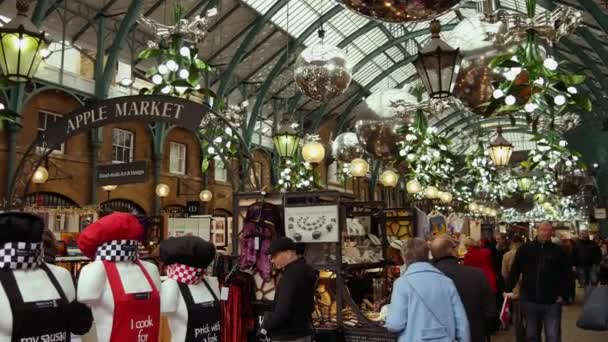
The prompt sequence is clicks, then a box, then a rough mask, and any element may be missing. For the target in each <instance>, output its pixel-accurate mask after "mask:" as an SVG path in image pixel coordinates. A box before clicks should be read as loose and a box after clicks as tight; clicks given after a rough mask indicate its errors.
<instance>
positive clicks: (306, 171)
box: [276, 157, 321, 192]
mask: <svg viewBox="0 0 608 342" xmlns="http://www.w3.org/2000/svg"><path fill="white" fill-rule="evenodd" d="M279 170H280V172H279V179H278V181H277V186H276V188H277V190H278V191H281V192H288V191H313V190H316V189H319V188H321V187H320V186H319V185H318V184H316V182H315V177H314V174H313V169H312V166H311V165H310V164H309V163H307V162H305V161H302V160H300V158H299V157H295V158H292V159H286V160H285V161H284V163H283V165H281V166H280V167H279Z"/></svg>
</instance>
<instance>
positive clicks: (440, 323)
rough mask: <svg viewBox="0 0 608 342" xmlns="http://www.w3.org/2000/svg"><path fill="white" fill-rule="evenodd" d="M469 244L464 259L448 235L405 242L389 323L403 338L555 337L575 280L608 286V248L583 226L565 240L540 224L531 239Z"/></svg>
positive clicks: (501, 237)
mask: <svg viewBox="0 0 608 342" xmlns="http://www.w3.org/2000/svg"><path fill="white" fill-rule="evenodd" d="M464 245H465V247H466V250H467V253H466V254H465V256H464V259H463V260H462V262H460V260H459V259H458V257H457V247H458V244H457V242H456V241H454V240H453V239H452V238H451V237H450V236H447V235H443V236H439V237H437V238H435V239H434V240H432V241H430V242H429V241H425V240H423V239H419V238H414V239H411V240H408V241H406V242H405V243H404V244H403V248H402V255H403V259H404V262H405V266H406V270H405V272H404V273H403V275H402V276H401V277H399V279H398V280H397V281H395V283H394V285H393V291H392V295H391V302H390V306H389V311H388V315H387V322H386V327H387V328H388V329H389V330H390V331H392V332H395V333H397V335H398V341H399V342H405V341H424V340H433V341H445V342H452V341H465V342H468V341H472V342H486V341H490V339H491V336H492V335H494V334H495V333H496V332H497V331H498V330H499V329H501V328H502V329H507V328H509V325H512V326H513V334H514V335H515V336H514V340H516V341H518V342H519V341H527V342H536V341H538V342H540V341H541V336H542V335H543V333H544V336H545V341H547V342H558V341H561V335H562V331H561V315H562V305H566V304H569V303H572V302H573V301H574V299H575V295H574V294H575V286H576V285H575V282H576V279H578V282H579V286H580V287H584V288H585V290H587V291H588V290H590V289H592V288H593V287H594V286H597V285H598V283H602V284H608V256H607V254H608V253H607V250H608V248H607V247H608V245H607V244H606V243H602V242H601V240H599V239H598V240H595V241H594V240H590V238H589V234H588V232H587V231H584V230H583V231H581V232H580V234H579V236H578V238H577V239H576V240H572V239H564V240H560V239H559V238H555V237H554V230H553V227H552V225H551V223H549V222H542V223H540V224H539V225H538V227H537V236H536V237H535V238H534V239H532V240H527V239H524V238H522V237H521V236H517V235H514V236H511V237H510V239H507V236H506V235H505V234H503V233H498V234H496V235H495V236H494V237H493V239H481V240H480V241H476V240H475V239H472V238H466V239H465V240H464ZM606 305H608V303H606Z"/></svg>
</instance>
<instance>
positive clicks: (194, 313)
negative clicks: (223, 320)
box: [178, 279, 221, 342]
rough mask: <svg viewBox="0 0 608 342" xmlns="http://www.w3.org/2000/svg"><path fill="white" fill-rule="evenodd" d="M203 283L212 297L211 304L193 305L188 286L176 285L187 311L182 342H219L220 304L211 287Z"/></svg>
mask: <svg viewBox="0 0 608 342" xmlns="http://www.w3.org/2000/svg"><path fill="white" fill-rule="evenodd" d="M203 283H204V284H205V286H206V287H207V290H209V293H211V295H212V296H213V301H212V302H203V303H195V302H194V298H193V297H192V293H191V292H190V288H189V287H188V285H186V284H183V283H178V285H179V290H180V292H181V293H182V296H183V297H184V301H185V302H186V308H187V309H188V326H187V333H186V341H184V342H219V341H220V336H221V332H220V317H221V316H220V302H219V300H218V298H217V296H216V294H215V292H213V290H212V289H211V286H209V284H208V283H207V282H206V281H205V280H204V279H203Z"/></svg>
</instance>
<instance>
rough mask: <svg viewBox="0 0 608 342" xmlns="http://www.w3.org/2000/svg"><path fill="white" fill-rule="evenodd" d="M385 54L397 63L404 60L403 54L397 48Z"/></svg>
mask: <svg viewBox="0 0 608 342" xmlns="http://www.w3.org/2000/svg"><path fill="white" fill-rule="evenodd" d="M385 52H386V53H387V54H388V55H389V56H391V58H392V59H393V60H395V61H397V62H398V61H400V60H402V59H403V53H402V52H401V50H399V48H397V47H396V46H395V47H392V48H390V49H388V50H386V51H385Z"/></svg>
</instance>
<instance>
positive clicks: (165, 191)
mask: <svg viewBox="0 0 608 342" xmlns="http://www.w3.org/2000/svg"><path fill="white" fill-rule="evenodd" d="M155 192H156V196H158V197H160V198H165V197H167V196H169V193H170V192H171V188H169V186H168V185H167V184H163V183H160V184H158V185H157V186H156V191H155Z"/></svg>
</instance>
